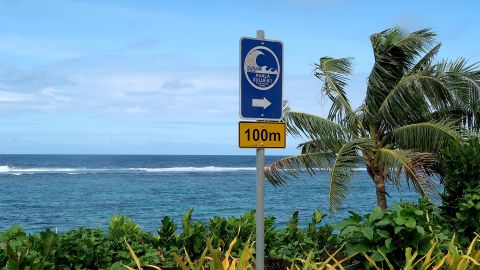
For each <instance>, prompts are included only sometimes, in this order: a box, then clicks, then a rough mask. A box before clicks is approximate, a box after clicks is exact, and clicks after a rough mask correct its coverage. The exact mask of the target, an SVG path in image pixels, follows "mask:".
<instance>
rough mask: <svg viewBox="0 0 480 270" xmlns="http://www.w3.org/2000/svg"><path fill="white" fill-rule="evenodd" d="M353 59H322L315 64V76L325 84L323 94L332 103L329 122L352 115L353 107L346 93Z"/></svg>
mask: <svg viewBox="0 0 480 270" xmlns="http://www.w3.org/2000/svg"><path fill="white" fill-rule="evenodd" d="M351 60H352V59H351V58H337V59H336V58H331V57H322V58H321V59H320V63H319V64H315V70H314V75H315V76H316V77H317V78H319V79H320V80H322V81H323V82H324V85H323V87H322V92H323V94H324V95H326V96H327V97H328V98H329V99H330V100H331V101H332V106H331V107H330V111H329V114H328V119H329V120H339V119H342V118H343V117H344V115H345V114H350V113H352V107H351V105H350V102H349V100H348V98H347V94H346V93H345V90H344V88H345V86H346V85H347V76H348V75H350V74H351V73H352V63H351Z"/></svg>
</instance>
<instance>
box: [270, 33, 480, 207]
mask: <svg viewBox="0 0 480 270" xmlns="http://www.w3.org/2000/svg"><path fill="white" fill-rule="evenodd" d="M434 38H435V33H434V32H432V31H431V30H429V29H422V30H419V31H416V32H412V33H409V32H407V31H405V30H402V29H399V28H393V29H387V30H385V31H382V32H380V33H376V34H373V35H371V36H370V41H371V45H372V49H373V56H374V60H375V62H374V64H373V68H372V71H371V73H370V75H369V76H368V78H367V84H366V96H365V99H364V101H363V103H361V105H360V106H358V107H356V108H354V107H353V106H352V104H351V102H350V101H349V99H348V97H347V95H346V88H347V83H348V81H347V79H348V76H349V75H351V73H352V60H351V58H331V57H323V58H321V59H320V63H318V64H316V65H315V70H314V75H315V76H316V77H317V78H319V79H320V80H321V81H322V83H323V87H322V88H321V92H322V93H323V95H325V96H326V97H328V98H329V100H330V101H331V107H330V110H329V113H328V116H327V117H326V118H324V117H320V116H317V115H313V114H309V113H303V112H297V111H293V110H291V109H290V108H288V107H287V108H286V111H285V117H284V121H285V122H286V124H287V129H288V131H289V133H290V134H293V135H294V136H300V137H303V138H305V139H306V140H307V141H306V142H305V143H302V144H301V145H300V146H299V147H300V148H301V154H299V155H296V156H290V157H287V158H284V159H281V160H278V161H276V162H274V163H272V164H270V166H269V167H268V168H267V169H266V176H267V178H268V180H269V181H270V182H271V183H272V184H274V185H281V184H284V183H286V181H287V180H288V179H290V178H292V176H293V177H295V176H296V175H297V174H298V173H299V172H304V171H307V172H308V173H310V174H311V175H314V174H316V173H318V172H319V170H320V169H329V170H330V190H329V206H330V209H331V210H335V209H338V207H340V206H341V202H342V199H343V198H344V197H345V196H346V195H347V193H348V191H349V188H350V187H351V186H353V187H354V186H355V183H352V184H350V183H349V182H350V180H351V179H352V176H353V175H354V174H355V170H354V169H355V168H357V167H359V166H366V168H367V172H368V174H369V175H370V176H371V178H372V181H373V184H374V187H375V190H376V196H377V203H378V206H380V207H381V208H382V209H386V208H387V194H388V193H387V190H386V183H388V182H390V183H393V184H394V185H395V186H400V185H401V183H402V182H403V180H406V182H407V183H408V184H409V185H411V186H413V187H414V188H415V189H416V190H417V191H418V192H419V193H420V194H421V195H434V194H438V193H437V187H438V186H437V185H436V184H437V183H436V182H435V181H433V179H434V177H432V176H433V175H436V174H438V173H439V172H440V171H439V166H438V156H437V155H438V154H439V152H440V150H441V149H442V148H444V147H445V146H446V145H448V144H449V143H450V142H451V141H453V140H460V139H462V137H463V135H464V132H465V129H467V128H470V129H475V128H478V127H480V125H478V124H479V119H480V118H479V117H478V113H479V112H480V111H479V109H480V100H479V91H480V70H479V69H478V66H477V65H475V64H469V63H468V62H467V61H466V60H465V59H463V58H459V59H456V60H440V61H436V60H435V56H436V54H437V53H438V51H439V50H440V43H436V42H435V39H434ZM353 91H356V92H359V91H361V90H358V89H354V90H353ZM362 92H363V91H362Z"/></svg>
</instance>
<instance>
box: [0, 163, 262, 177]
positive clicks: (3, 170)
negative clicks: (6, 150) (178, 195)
mask: <svg viewBox="0 0 480 270" xmlns="http://www.w3.org/2000/svg"><path fill="white" fill-rule="evenodd" d="M254 170H255V167H216V166H206V167H166V168H48V167H38V168H35V167H32V168H22V167H10V166H8V165H0V174H12V175H22V174H41V173H45V174H46V173H49V174H55V173H56V174H61V173H64V174H71V175H73V174H88V173H138V172H142V173H190V172H195V173H202V172H205V173H208V172H241V171H254Z"/></svg>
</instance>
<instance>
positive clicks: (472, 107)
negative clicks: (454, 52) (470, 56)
mask: <svg viewBox="0 0 480 270" xmlns="http://www.w3.org/2000/svg"><path fill="white" fill-rule="evenodd" d="M478 67H479V66H478V63H473V64H469V63H468V61H467V60H466V59H464V58H458V59H456V60H454V61H442V62H440V63H438V64H437V65H436V66H435V69H436V72H438V73H439V74H444V76H445V77H446V80H447V82H448V87H449V89H450V91H451V92H452V96H453V100H454V102H455V104H454V106H453V108H452V109H455V110H456V111H457V112H461V116H462V119H463V122H464V124H465V126H467V127H469V128H473V129H476V130H479V129H480V70H479V69H478Z"/></svg>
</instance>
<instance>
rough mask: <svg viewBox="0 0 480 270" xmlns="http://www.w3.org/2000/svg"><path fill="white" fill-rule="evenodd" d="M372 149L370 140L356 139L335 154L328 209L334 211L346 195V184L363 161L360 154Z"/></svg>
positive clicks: (372, 145)
mask: <svg viewBox="0 0 480 270" xmlns="http://www.w3.org/2000/svg"><path fill="white" fill-rule="evenodd" d="M373 148H374V144H373V142H372V141H371V140H370V139H365V138H362V139H356V140H352V141H350V142H347V143H345V144H344V145H343V146H342V148H340V150H339V151H338V153H337V156H336V157H335V161H334V163H333V165H332V171H331V173H330V188H329V196H328V197H329V208H330V210H331V211H335V210H336V209H337V208H338V207H340V206H341V202H342V200H343V199H344V198H345V197H346V196H347V194H348V190H349V189H348V182H349V181H350V179H351V178H352V176H353V175H354V174H355V170H354V169H355V168H357V167H358V163H359V162H360V161H361V160H362V159H363V158H362V157H361V153H362V152H363V151H369V150H371V149H373Z"/></svg>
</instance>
